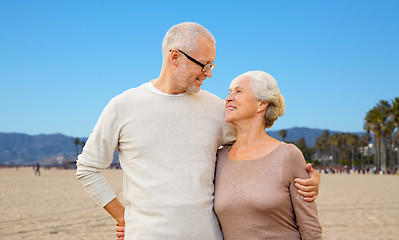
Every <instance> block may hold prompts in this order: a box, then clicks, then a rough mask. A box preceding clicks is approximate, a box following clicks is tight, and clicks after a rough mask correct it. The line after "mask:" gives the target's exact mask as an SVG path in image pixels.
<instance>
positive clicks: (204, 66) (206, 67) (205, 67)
mask: <svg viewBox="0 0 399 240" xmlns="http://www.w3.org/2000/svg"><path fill="white" fill-rule="evenodd" d="M176 50H177V51H179V52H181V53H183V55H184V56H186V58H188V59H189V60H190V61H192V62H193V63H196V64H198V65H200V66H201V67H202V69H201V71H202V72H206V71H208V70H213V69H214V68H215V66H216V64H213V63H208V64H202V63H200V62H198V61H197V60H195V59H194V58H192V57H190V55H188V54H187V53H185V52H183V51H182V50H180V49H176ZM171 51H172V50H169V52H171Z"/></svg>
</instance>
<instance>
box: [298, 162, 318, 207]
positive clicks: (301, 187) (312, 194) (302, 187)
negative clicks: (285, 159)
mask: <svg viewBox="0 0 399 240" xmlns="http://www.w3.org/2000/svg"><path fill="white" fill-rule="evenodd" d="M306 171H308V173H309V178H308V179H301V178H295V186H296V188H297V189H298V193H299V194H300V195H302V196H303V197H304V198H303V199H304V200H305V201H307V202H313V201H314V200H316V198H317V195H318V194H319V185H320V173H319V172H318V171H316V170H314V169H313V168H312V164H310V163H308V164H306Z"/></svg>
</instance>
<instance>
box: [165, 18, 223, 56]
mask: <svg viewBox="0 0 399 240" xmlns="http://www.w3.org/2000/svg"><path fill="white" fill-rule="evenodd" d="M200 36H204V37H206V38H207V39H209V40H210V41H212V42H213V44H215V43H216V41H215V38H214V37H213V35H212V33H210V32H209V31H208V29H206V28H205V27H203V26H202V25H200V24H198V23H193V22H184V23H180V24H177V25H174V26H173V27H171V28H170V29H169V31H168V32H167V33H166V35H165V37H164V39H163V42H162V54H163V57H164V58H165V57H166V56H168V54H169V51H170V50H172V49H175V48H177V49H180V50H182V51H184V52H187V53H189V52H195V51H196V50H197V43H198V39H199V37H200Z"/></svg>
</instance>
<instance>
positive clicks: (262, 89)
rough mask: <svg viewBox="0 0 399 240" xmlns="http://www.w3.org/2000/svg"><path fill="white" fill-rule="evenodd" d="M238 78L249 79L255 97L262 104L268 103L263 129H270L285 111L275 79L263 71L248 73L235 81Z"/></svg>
mask: <svg viewBox="0 0 399 240" xmlns="http://www.w3.org/2000/svg"><path fill="white" fill-rule="evenodd" d="M238 78H249V79H251V86H252V89H253V91H254V95H255V97H256V98H257V99H258V100H260V101H262V102H268V103H269V106H268V107H267V110H266V114H265V128H271V127H272V126H273V124H274V122H275V121H276V120H277V118H279V117H281V116H283V115H284V111H285V102H284V97H283V95H282V94H281V93H280V90H279V89H278V86H277V82H276V79H274V78H273V77H272V76H271V75H270V74H268V73H265V72H263V71H249V72H246V73H244V74H241V75H240V76H238V77H237V78H236V79H238Z"/></svg>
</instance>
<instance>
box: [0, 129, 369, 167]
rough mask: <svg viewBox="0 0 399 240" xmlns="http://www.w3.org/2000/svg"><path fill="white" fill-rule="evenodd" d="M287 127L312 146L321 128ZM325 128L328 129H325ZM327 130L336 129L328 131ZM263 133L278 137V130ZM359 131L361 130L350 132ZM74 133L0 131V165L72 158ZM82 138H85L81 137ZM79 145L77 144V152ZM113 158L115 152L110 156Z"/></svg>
mask: <svg viewBox="0 0 399 240" xmlns="http://www.w3.org/2000/svg"><path fill="white" fill-rule="evenodd" d="M285 130H286V131H287V137H286V139H285V141H286V142H296V141H298V139H300V138H301V137H304V138H305V140H306V143H307V145H308V146H314V144H315V142H316V139H317V138H318V137H319V136H320V135H321V134H322V133H323V131H325V130H322V129H311V128H305V127H294V128H288V129H285ZM327 131H329V130H327ZM329 132H330V134H333V133H336V132H334V131H329ZM267 133H268V134H269V135H270V136H272V137H274V138H276V139H279V140H281V137H280V130H275V131H267ZM354 134H358V135H363V134H365V133H364V132H363V133H361V132H360V133H354ZM73 140H74V137H69V136H65V135H63V134H50V135H46V134H41V135H35V136H31V135H27V134H22V133H0V165H2V164H3V165H33V164H35V163H36V162H39V163H40V164H42V165H60V164H63V163H65V161H66V160H71V159H75V158H76V147H75V144H74V143H73ZM81 140H84V141H86V140H87V139H81ZM81 150H82V149H81V147H80V146H79V147H78V151H79V153H80V152H81ZM114 161H117V156H114Z"/></svg>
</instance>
